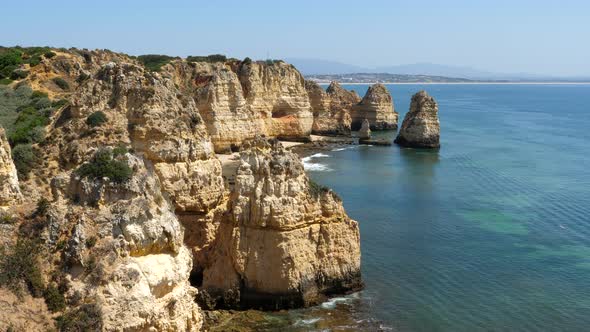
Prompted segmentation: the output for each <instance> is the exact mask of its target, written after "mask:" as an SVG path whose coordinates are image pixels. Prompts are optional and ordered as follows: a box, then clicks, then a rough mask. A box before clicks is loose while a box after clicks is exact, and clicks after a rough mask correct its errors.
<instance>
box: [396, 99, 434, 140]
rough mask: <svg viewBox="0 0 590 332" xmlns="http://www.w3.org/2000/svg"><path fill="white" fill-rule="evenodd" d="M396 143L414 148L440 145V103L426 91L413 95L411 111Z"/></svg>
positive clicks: (405, 118)
mask: <svg viewBox="0 0 590 332" xmlns="http://www.w3.org/2000/svg"><path fill="white" fill-rule="evenodd" d="M395 143H397V144H399V145H401V146H406V147H413V148H438V147H440V123H439V120H438V105H437V104H436V101H435V100H434V98H432V97H431V96H429V95H428V93H426V91H420V92H418V93H416V94H415V95H413V96H412V102H411V104H410V111H409V112H408V113H407V114H406V116H405V117H404V122H403V123H402V127H401V129H400V131H399V134H398V135H397V138H396V139H395Z"/></svg>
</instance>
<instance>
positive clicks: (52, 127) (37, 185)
mask: <svg viewBox="0 0 590 332" xmlns="http://www.w3.org/2000/svg"><path fill="white" fill-rule="evenodd" d="M58 60H59V61H58ZM53 61H55V62H53ZM56 76H60V77H61V76H63V77H65V79H66V80H67V81H68V82H71V83H72V84H71V85H70V89H69V90H68V91H65V90H63V91H58V90H57V89H56V88H55V86H53V85H52V84H53V83H51V82H49V81H51V80H53V78H55V77H56ZM76 76H79V77H76ZM26 80H29V81H28V83H30V84H31V85H34V88H35V89H37V88H38V89H40V90H43V91H46V92H48V93H49V96H50V97H51V98H54V97H59V98H66V99H67V103H66V104H65V106H63V107H61V108H60V109H59V110H56V112H55V114H52V116H51V123H50V124H49V125H48V126H47V127H46V128H45V129H46V133H47V134H46V138H45V140H44V141H43V143H41V144H38V145H35V150H36V151H38V153H39V154H41V155H40V156H39V157H40V158H39V160H41V163H42V164H41V165H39V166H38V167H35V168H34V169H33V170H32V171H31V173H30V179H29V180H28V182H27V185H26V186H23V187H22V188H21V189H22V190H23V195H22V196H23V198H22V202H20V201H19V203H18V205H17V204H16V203H15V202H16V200H14V198H10V201H7V202H8V203H6V204H9V205H11V206H15V205H17V207H18V209H15V210H16V211H17V212H15V216H16V217H15V218H14V220H17V221H15V224H14V225H10V227H5V228H3V229H10V230H11V231H12V230H15V232H16V230H19V229H20V228H21V227H19V225H18V223H21V225H25V223H26V222H27V221H25V222H23V220H24V219H25V218H28V217H26V216H25V215H27V216H29V215H30V216H31V218H35V220H38V221H39V227H38V229H37V228H36V229H35V232H37V231H38V232H39V233H40V234H37V233H35V239H39V240H41V242H42V245H43V246H44V248H45V249H46V250H44V252H45V254H46V255H44V257H43V259H42V260H41V261H42V262H43V266H42V270H43V272H44V275H46V276H47V278H48V280H45V281H46V282H48V283H51V284H53V285H58V284H59V286H60V290H61V289H62V288H64V287H62V283H61V282H62V281H63V280H64V279H65V281H66V282H65V284H66V286H67V287H65V288H66V289H67V290H66V291H65V296H66V302H67V309H66V312H65V313H66V314H67V313H70V312H75V311H76V310H82V308H87V307H88V306H90V305H91V306H92V307H93V308H94V309H92V310H91V312H93V314H95V315H97V317H98V321H97V322H98V323H99V324H100V326H101V327H100V329H102V330H106V331H120V330H125V331H152V330H153V331H194V330H198V329H199V328H200V326H201V313H200V311H199V308H198V306H197V305H196V304H195V303H194V298H195V296H197V291H196V289H195V288H194V287H192V286H191V284H192V285H194V286H198V287H199V288H202V289H203V293H202V294H201V296H200V298H201V300H210V301H212V302H213V306H214V307H215V306H217V307H219V306H221V307H223V306H225V307H232V308H236V307H237V308H240V307H256V308H260V307H265V308H273V309H275V308H291V307H300V306H305V305H310V304H314V303H317V302H318V301H320V300H321V299H322V298H323V297H324V296H325V295H328V294H331V293H341V292H347V291H351V290H355V289H358V288H360V287H361V280H360V243H359V231H358V225H357V223H356V222H355V221H353V220H351V219H350V218H349V217H348V216H347V215H346V213H345V211H344V209H343V207H342V203H341V202H340V200H339V198H338V197H337V196H336V194H334V193H333V192H332V191H330V190H328V189H326V188H323V187H321V186H318V185H317V184H314V183H313V182H311V181H310V180H309V179H308V178H307V176H306V175H305V172H304V170H303V166H302V164H301V162H300V161H299V159H298V157H297V156H296V155H294V154H291V153H290V152H288V151H286V150H284V149H283V148H282V147H281V146H280V145H278V144H277V143H272V144H271V143H268V142H267V141H266V140H265V139H261V138H258V139H256V140H255V141H254V142H250V143H246V146H244V151H243V152H242V155H241V159H240V164H239V167H238V168H237V171H236V172H237V174H235V184H233V183H232V184H231V185H230V184H229V182H228V184H227V186H226V184H225V183H224V180H223V177H222V165H221V162H220V161H219V159H218V158H217V157H216V155H215V150H218V151H226V150H228V149H231V148H232V147H236V148H237V147H240V145H241V144H242V143H243V141H244V140H247V138H249V137H255V136H256V135H257V134H262V135H266V136H270V137H287V138H301V137H306V136H307V135H309V134H310V131H311V128H312V122H313V114H312V112H311V106H310V101H309V100H310V99H309V94H308V91H307V90H306V89H305V86H304V80H303V78H302V76H301V74H299V72H297V71H296V70H295V69H294V68H293V67H292V66H290V65H287V64H285V63H282V62H274V63H273V64H267V63H264V64H263V63H250V62H237V61H229V62H227V63H189V62H186V61H180V60H178V61H174V62H173V63H172V64H170V65H168V66H165V68H164V69H163V70H162V71H161V72H159V73H154V72H149V71H147V70H146V69H145V68H143V67H142V66H141V65H138V63H137V62H135V60H132V59H130V58H128V57H126V56H124V55H116V54H113V53H111V52H106V51H92V52H86V51H84V52H79V53H77V52H73V51H72V52H65V51H63V52H58V54H57V55H56V56H55V57H54V58H53V59H50V58H47V59H45V58H44V59H43V63H42V64H41V65H39V68H37V69H35V70H34V71H32V73H31V74H30V76H29V77H28V78H27V79H26ZM342 90H343V89H342ZM326 95H327V96H328V98H329V102H330V103H329V107H330V112H332V109H335V108H334V107H336V108H338V107H339V109H338V112H336V113H333V114H342V115H343V118H342V120H338V121H340V122H342V123H345V124H346V121H348V120H346V116H348V110H350V105H352V103H353V102H354V100H357V101H356V102H358V99H359V98H358V96H357V95H356V94H354V93H351V92H347V91H345V90H344V91H339V90H338V89H336V88H333V89H331V91H329V92H328V93H326ZM345 107H346V108H345ZM101 113H102V114H101ZM97 114H100V115H101V116H100V118H101V119H103V120H104V121H103V122H100V123H93V122H92V121H89V118H90V117H91V116H93V115H97ZM336 124H338V122H336ZM345 129H346V130H348V129H347V128H345ZM3 142H4V140H3V141H2V143H3ZM0 148H1V149H0V178H1V176H4V174H9V175H10V176H9V177H8V178H6V179H7V181H3V182H2V187H1V189H2V191H1V193H2V195H3V196H2V197H4V195H5V193H10V194H9V195H7V196H10V197H13V196H14V195H13V194H12V193H13V192H14V190H13V189H14V188H16V189H18V182H14V181H12V179H13V177H12V175H11V174H13V173H14V170H13V167H12V166H10V165H12V164H11V162H10V152H9V150H8V147H7V145H6V144H4V143H3V144H0ZM103 149H106V150H109V151H111V152H112V151H116V153H114V155H115V159H116V160H117V161H119V162H124V163H125V164H126V165H128V166H129V167H130V168H131V169H132V170H133V172H132V173H133V175H132V177H131V178H130V179H129V180H127V181H123V182H122V183H116V182H112V181H110V180H109V179H108V178H106V177H97V178H95V179H90V178H83V177H81V176H80V174H79V173H78V172H76V170H77V169H79V167H80V166H81V165H84V164H85V163H88V162H89V161H91V160H92V158H93V156H94V155H95V153H96V151H99V150H100V151H103ZM5 165H8V166H9V167H8V168H7V167H5ZM11 167H12V168H11ZM5 169H6V170H8V171H7V172H5V173H2V172H3V170H5ZM2 179H4V178H2ZM14 179H16V177H14ZM7 183H13V184H16V187H14V186H9V188H12V189H10V190H8V191H6V190H4V188H5V186H6V184H7ZM40 197H43V198H47V199H49V203H48V205H49V207H48V208H47V213H39V214H37V212H35V213H32V211H33V210H35V205H36V203H37V199H38V198H40ZM51 198H53V199H51ZM0 199H3V198H0ZM21 203H22V204H21ZM45 203H46V202H45ZM45 203H43V204H44V205H43V206H45V205H46V204H45ZM21 211H24V212H21ZM29 212H31V213H29ZM36 226H37V225H36V224H35V227H36ZM37 235H39V236H37ZM7 243H8V242H7ZM205 302H206V301H205ZM20 316H22V315H20ZM20 316H19V317H20Z"/></svg>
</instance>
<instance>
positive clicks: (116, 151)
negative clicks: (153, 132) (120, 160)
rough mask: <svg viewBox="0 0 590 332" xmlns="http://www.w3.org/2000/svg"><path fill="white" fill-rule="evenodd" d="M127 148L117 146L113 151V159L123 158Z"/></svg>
mask: <svg viewBox="0 0 590 332" xmlns="http://www.w3.org/2000/svg"><path fill="white" fill-rule="evenodd" d="M127 151H128V150H127V148H126V147H125V146H123V145H119V146H117V147H116V148H114V149H113V157H114V158H116V157H118V156H124V155H125V154H126V153H127Z"/></svg>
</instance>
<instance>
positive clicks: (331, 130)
mask: <svg viewBox="0 0 590 332" xmlns="http://www.w3.org/2000/svg"><path fill="white" fill-rule="evenodd" d="M305 89H306V90H307V94H308V95H309V101H310V104H311V109H312V112H313V126H312V129H311V131H312V133H313V134H315V135H345V136H348V135H350V114H349V110H347V109H346V107H341V104H340V103H334V104H333V103H332V101H331V98H330V95H329V94H327V93H326V91H324V89H323V88H322V87H321V86H319V85H318V84H317V83H315V82H313V81H305ZM334 89H335V88H332V91H333V90H334ZM346 94H348V92H347V91H346ZM335 95H337V93H336V94H335Z"/></svg>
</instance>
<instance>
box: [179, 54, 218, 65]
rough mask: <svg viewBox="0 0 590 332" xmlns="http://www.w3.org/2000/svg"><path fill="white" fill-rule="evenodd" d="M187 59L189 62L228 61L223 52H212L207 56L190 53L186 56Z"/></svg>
mask: <svg viewBox="0 0 590 332" xmlns="http://www.w3.org/2000/svg"><path fill="white" fill-rule="evenodd" d="M186 61H189V62H211V63H214V62H225V61H227V57H226V56H225V55H223V54H211V55H207V56H193V55H189V56H188V57H186Z"/></svg>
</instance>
